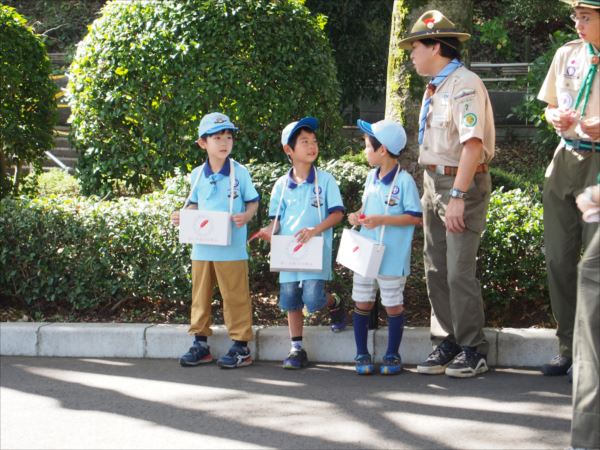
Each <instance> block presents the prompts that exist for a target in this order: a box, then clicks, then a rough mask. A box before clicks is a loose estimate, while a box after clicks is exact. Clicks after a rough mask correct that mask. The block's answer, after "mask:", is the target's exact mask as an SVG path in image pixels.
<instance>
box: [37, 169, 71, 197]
mask: <svg viewBox="0 0 600 450" xmlns="http://www.w3.org/2000/svg"><path fill="white" fill-rule="evenodd" d="M36 178H37V180H36V184H37V187H36V188H35V193H36V194H37V195H41V196H46V197H47V196H49V195H68V196H70V197H76V196H78V195H79V182H78V181H77V179H76V178H75V177H74V176H73V175H70V174H69V173H68V172H66V171H65V170H63V169H59V168H53V169H50V170H48V171H47V172H43V173H42V174H40V175H38V176H37V177H36Z"/></svg>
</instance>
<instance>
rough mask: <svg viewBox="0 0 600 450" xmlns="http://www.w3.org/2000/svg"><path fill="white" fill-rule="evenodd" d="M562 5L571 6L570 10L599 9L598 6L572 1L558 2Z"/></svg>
mask: <svg viewBox="0 0 600 450" xmlns="http://www.w3.org/2000/svg"><path fill="white" fill-rule="evenodd" d="M560 1H561V2H563V3H566V4H567V5H569V6H571V7H572V8H590V9H600V5H588V4H587V3H583V2H578V1H573V0H560Z"/></svg>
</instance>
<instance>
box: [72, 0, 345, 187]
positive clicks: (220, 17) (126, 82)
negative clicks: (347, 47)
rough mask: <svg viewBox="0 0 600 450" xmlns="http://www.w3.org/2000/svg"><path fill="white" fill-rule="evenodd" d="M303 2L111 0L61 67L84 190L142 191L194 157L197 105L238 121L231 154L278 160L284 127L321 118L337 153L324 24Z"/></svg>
mask: <svg viewBox="0 0 600 450" xmlns="http://www.w3.org/2000/svg"><path fill="white" fill-rule="evenodd" d="M302 3H303V2H302V1H300V0H282V1H276V2H275V1H271V0H252V1H250V0H219V1H206V0H187V1H185V2H179V1H173V0H165V1H162V2H142V1H135V2H132V3H129V4H125V3H117V2H111V3H108V4H107V5H106V6H105V7H104V8H103V10H102V16H101V17H100V18H99V19H97V20H96V21H94V23H93V24H92V26H91V28H90V32H89V34H88V35H87V36H86V37H85V39H84V40H83V41H82V42H81V43H80V45H79V47H78V50H77V53H76V55H75V58H74V60H73V63H72V65H71V68H70V77H71V79H70V83H69V90H70V105H71V108H72V132H73V133H72V137H73V141H74V144H75V146H76V148H77V149H78V151H79V155H80V158H79V166H78V167H79V175H80V179H81V182H82V188H83V191H84V192H85V193H97V194H102V195H104V194H107V193H112V192H115V191H118V190H119V189H121V188H122V186H123V185H125V186H126V187H127V188H129V189H132V190H133V192H136V193H139V192H147V191H148V190H150V189H153V188H156V187H157V186H158V185H159V184H160V182H161V180H163V179H164V178H166V177H169V176H172V175H173V173H174V170H175V169H176V168H179V169H180V170H181V171H182V172H188V171H189V170H190V169H191V167H193V166H194V165H196V164H197V162H198V160H199V157H200V153H199V151H198V149H197V147H196V146H195V144H194V141H195V140H196V139H197V134H196V133H197V126H198V122H199V120H200V118H201V117H202V115H204V114H205V113H208V112H211V111H215V110H219V111H223V112H225V113H226V114H228V115H229V116H230V117H231V118H232V120H233V122H234V123H235V124H236V125H238V126H239V127H240V132H239V134H238V135H237V138H236V144H235V154H236V156H237V158H238V159H239V160H240V161H241V162H247V161H249V160H250V159H251V158H256V159H260V160H261V161H282V160H283V158H284V155H283V154H282V152H281V151H280V147H281V144H280V142H279V140H280V133H281V129H282V128H283V127H284V126H285V125H286V124H287V123H288V122H290V121H292V120H294V119H295V118H299V117H301V116H304V115H308V114H311V115H314V116H316V117H318V118H319V119H320V120H321V133H322V134H321V137H322V143H323V144H324V145H323V150H324V152H325V153H326V154H328V155H329V156H334V155H336V154H337V153H338V152H339V151H340V149H341V146H339V145H338V140H337V136H338V135H339V129H340V124H341V119H340V114H339V111H338V98H339V93H338V91H339V86H338V83H337V79H336V69H335V63H334V59H333V57H332V54H331V48H330V46H329V43H328V41H327V38H326V36H325V35H324V32H323V29H322V27H323V26H324V23H323V21H320V20H317V18H315V17H313V16H311V14H310V12H309V11H308V9H307V8H306V7H304V6H303V5H302Z"/></svg>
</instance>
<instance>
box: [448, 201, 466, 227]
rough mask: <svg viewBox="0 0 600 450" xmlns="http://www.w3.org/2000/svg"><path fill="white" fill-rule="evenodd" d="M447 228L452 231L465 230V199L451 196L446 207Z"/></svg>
mask: <svg viewBox="0 0 600 450" xmlns="http://www.w3.org/2000/svg"><path fill="white" fill-rule="evenodd" d="M444 217H445V219H446V229H447V230H448V231H449V232H450V233H462V232H463V231H465V201H464V200H463V199H460V198H451V199H450V201H449V202H448V206H447V207H446V214H445V216H444Z"/></svg>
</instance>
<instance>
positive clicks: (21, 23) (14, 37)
mask: <svg viewBox="0 0 600 450" xmlns="http://www.w3.org/2000/svg"><path fill="white" fill-rule="evenodd" d="M56 90H57V89H56V86H55V85H54V83H53V82H52V81H51V80H50V60H49V59H48V55H47V53H46V49H45V47H44V44H43V43H42V41H41V39H40V37H39V36H38V35H36V34H35V33H34V32H33V31H32V29H31V28H30V27H28V26H27V25H26V20H25V19H24V18H23V17H22V16H21V15H19V14H18V13H17V12H16V11H15V10H14V9H13V8H10V7H8V6H4V5H1V4H0V198H2V197H4V196H6V195H7V194H8V193H17V192H18V191H19V187H20V182H21V179H22V177H23V172H22V170H21V169H22V167H23V166H26V165H28V164H31V165H32V166H34V167H35V168H40V167H41V163H42V160H43V158H44V150H47V149H48V148H50V146H51V145H52V128H53V126H54V122H55V117H56V115H55V111H56V101H55V99H54V94H55V93H56ZM13 168H16V176H14V175H12V174H10V173H9V172H11V171H14V170H15V169H13Z"/></svg>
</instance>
